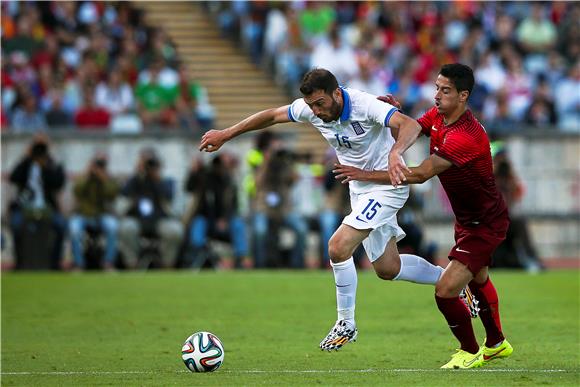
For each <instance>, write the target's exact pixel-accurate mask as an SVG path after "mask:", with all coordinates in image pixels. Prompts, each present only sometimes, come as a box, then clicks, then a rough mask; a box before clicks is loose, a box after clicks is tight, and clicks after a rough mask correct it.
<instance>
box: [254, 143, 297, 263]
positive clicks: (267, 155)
mask: <svg viewBox="0 0 580 387" xmlns="http://www.w3.org/2000/svg"><path fill="white" fill-rule="evenodd" d="M294 167H295V155H294V154H293V153H292V152H290V151H289V150H287V149H283V148H281V147H280V145H279V142H274V143H273V145H271V146H270V147H269V148H268V149H267V150H266V151H265V152H264V162H263V163H262V164H261V165H260V166H259V167H258V169H257V170H256V207H255V211H254V214H253V232H254V249H255V256H254V259H255V266H256V267H264V266H266V264H267V263H272V262H273V263H276V264H278V265H279V264H280V262H279V259H280V254H279V253H280V252H279V251H278V249H277V248H278V246H273V245H272V242H274V241H277V240H278V235H277V230H278V228H279V227H280V226H286V227H288V228H289V229H290V230H291V231H292V233H293V234H294V237H295V238H294V245H293V247H292V251H291V252H290V262H289V263H290V266H291V267H292V268H302V267H304V251H305V249H306V236H307V233H308V224H307V222H306V219H304V217H303V216H301V215H300V214H298V213H297V212H296V211H293V208H292V201H291V200H290V199H291V198H290V193H291V191H292V186H293V185H294V183H295V182H296V179H297V177H298V176H297V174H296V172H295V170H294ZM305 200H308V199H306V198H305Z"/></svg>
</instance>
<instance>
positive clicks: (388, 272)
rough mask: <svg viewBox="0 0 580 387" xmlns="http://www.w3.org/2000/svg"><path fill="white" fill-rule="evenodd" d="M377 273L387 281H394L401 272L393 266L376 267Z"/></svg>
mask: <svg viewBox="0 0 580 387" xmlns="http://www.w3.org/2000/svg"><path fill="white" fill-rule="evenodd" d="M375 273H376V274H377V277H379V278H380V279H382V280H385V281H392V280H394V279H395V277H396V276H397V274H399V272H398V271H397V270H395V268H393V267H387V268H381V269H375Z"/></svg>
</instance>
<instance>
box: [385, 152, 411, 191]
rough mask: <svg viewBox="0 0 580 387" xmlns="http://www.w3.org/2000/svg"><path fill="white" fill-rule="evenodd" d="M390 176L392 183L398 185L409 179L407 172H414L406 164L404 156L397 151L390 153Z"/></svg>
mask: <svg viewBox="0 0 580 387" xmlns="http://www.w3.org/2000/svg"><path fill="white" fill-rule="evenodd" d="M388 172H389V177H390V178H391V184H392V185H393V186H395V187H396V186H398V185H400V184H402V183H403V182H404V181H406V180H407V177H405V172H407V173H412V172H411V170H410V169H409V168H408V167H407V164H405V160H403V156H401V155H400V154H398V153H396V152H390V153H389V170H388Z"/></svg>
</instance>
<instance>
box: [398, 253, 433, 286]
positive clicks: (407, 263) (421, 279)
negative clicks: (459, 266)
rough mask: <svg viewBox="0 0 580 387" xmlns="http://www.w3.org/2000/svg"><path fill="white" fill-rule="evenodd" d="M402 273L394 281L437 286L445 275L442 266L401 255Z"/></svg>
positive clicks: (411, 256)
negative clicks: (440, 278)
mask: <svg viewBox="0 0 580 387" xmlns="http://www.w3.org/2000/svg"><path fill="white" fill-rule="evenodd" d="M400 257H401V271H399V274H397V276H396V277H395V278H394V279H393V280H394V281H409V282H415V283H418V284H432V285H435V284H436V283H437V281H438V280H439V277H441V274H443V268H442V267H441V266H435V265H432V264H430V263H429V262H427V261H426V260H425V259H423V258H421V257H419V256H417V255H413V254H401V255H400Z"/></svg>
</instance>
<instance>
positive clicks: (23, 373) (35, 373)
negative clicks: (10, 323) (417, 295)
mask: <svg viewBox="0 0 580 387" xmlns="http://www.w3.org/2000/svg"><path fill="white" fill-rule="evenodd" d="M446 371H447V370H440V369H431V368H398V369H397V368H395V369H372V368H371V369H363V370H219V371H217V372H219V373H227V374H332V373H345V374H348V373H375V372H376V373H421V372H446ZM466 371H468V372H493V373H513V372H525V373H528V372H532V373H556V372H573V373H577V372H578V370H563V369H522V368H490V369H470V370H461V371H459V372H466ZM452 372H458V371H454V370H452ZM159 373H166V372H163V371H19V372H1V373H0V375H3V376H4V375H6V376H26V375H28V376H40V375H47V376H52V375H54V376H74V375H146V374H159ZM175 373H188V371H186V370H183V371H175Z"/></svg>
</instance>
